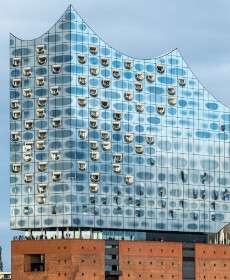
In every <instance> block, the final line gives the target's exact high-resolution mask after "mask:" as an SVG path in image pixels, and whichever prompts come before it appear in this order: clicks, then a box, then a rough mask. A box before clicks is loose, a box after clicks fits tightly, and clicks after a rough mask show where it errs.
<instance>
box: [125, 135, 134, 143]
mask: <svg viewBox="0 0 230 280" xmlns="http://www.w3.org/2000/svg"><path fill="white" fill-rule="evenodd" d="M133 139H134V134H133V133H127V134H125V135H124V140H125V142H126V143H131V142H133Z"/></svg>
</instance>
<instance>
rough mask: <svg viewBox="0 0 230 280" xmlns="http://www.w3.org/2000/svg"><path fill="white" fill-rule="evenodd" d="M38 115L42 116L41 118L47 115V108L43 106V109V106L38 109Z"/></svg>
mask: <svg viewBox="0 0 230 280" xmlns="http://www.w3.org/2000/svg"><path fill="white" fill-rule="evenodd" d="M36 115H37V117H38V118H40V119H41V118H44V117H45V116H46V113H45V109H43V108H42V109H41V108H40V109H37V110H36Z"/></svg>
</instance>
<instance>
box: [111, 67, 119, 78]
mask: <svg viewBox="0 0 230 280" xmlns="http://www.w3.org/2000/svg"><path fill="white" fill-rule="evenodd" d="M112 73H113V77H114V78H115V79H120V77H121V73H120V71H119V70H117V69H113V70H112Z"/></svg>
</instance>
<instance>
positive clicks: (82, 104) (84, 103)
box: [77, 96, 86, 107]
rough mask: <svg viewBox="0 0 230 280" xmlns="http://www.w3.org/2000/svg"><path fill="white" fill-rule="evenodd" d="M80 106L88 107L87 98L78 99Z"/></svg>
mask: <svg viewBox="0 0 230 280" xmlns="http://www.w3.org/2000/svg"><path fill="white" fill-rule="evenodd" d="M77 100H78V105H79V106H81V107H84V106H86V98H85V97H82V96H81V97H78V99H77Z"/></svg>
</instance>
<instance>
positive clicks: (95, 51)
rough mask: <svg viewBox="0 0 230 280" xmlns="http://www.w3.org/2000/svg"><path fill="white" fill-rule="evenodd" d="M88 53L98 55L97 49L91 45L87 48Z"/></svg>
mask: <svg viewBox="0 0 230 280" xmlns="http://www.w3.org/2000/svg"><path fill="white" fill-rule="evenodd" d="M89 51H90V53H91V54H93V55H95V54H97V53H98V48H97V46H93V45H91V46H89Z"/></svg>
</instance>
